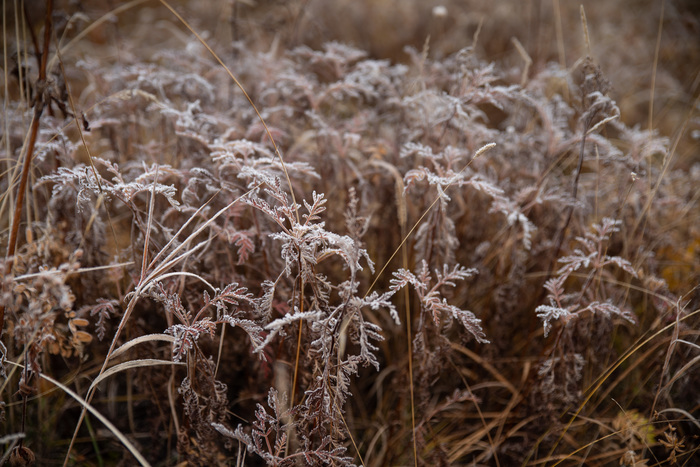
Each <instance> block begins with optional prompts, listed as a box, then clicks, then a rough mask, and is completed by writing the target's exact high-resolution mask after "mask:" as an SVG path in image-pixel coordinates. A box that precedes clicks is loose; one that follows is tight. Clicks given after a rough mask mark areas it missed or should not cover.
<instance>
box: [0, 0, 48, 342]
mask: <svg viewBox="0 0 700 467" xmlns="http://www.w3.org/2000/svg"><path fill="white" fill-rule="evenodd" d="M52 11H53V0H48V1H47V2H46V20H45V23H44V49H43V51H42V52H41V62H40V66H39V78H38V80H37V86H36V87H37V95H36V102H35V103H34V115H33V116H32V124H31V126H30V130H29V131H30V133H29V142H28V143H27V151H26V152H25V157H24V166H23V167H22V176H21V178H20V181H19V190H18V192H17V201H16V203H15V211H14V213H13V215H12V227H11V230H10V239H9V241H8V243H7V254H6V255H5V271H4V274H5V275H7V274H9V273H10V272H11V271H12V263H13V262H14V261H13V260H12V257H13V256H14V255H15V249H16V246H17V234H18V232H19V224H20V220H21V219H22V207H23V205H24V193H25V192H26V191H27V180H28V179H29V169H30V167H31V166H32V156H33V155H34V145H35V144H36V138H37V135H38V134H39V119H40V118H41V114H42V113H43V112H44V107H45V106H46V101H45V99H44V92H43V91H44V88H45V86H46V63H47V61H48V56H49V43H50V40H51V24H52V23H51V13H52ZM4 327H5V305H4V304H2V305H0V337H1V336H2V331H3V329H4Z"/></svg>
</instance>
